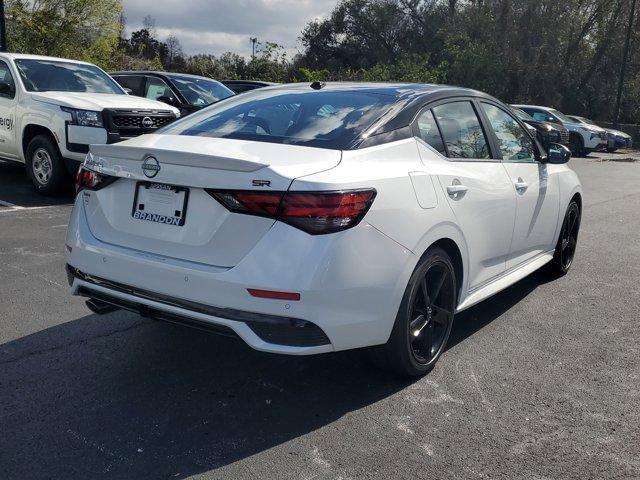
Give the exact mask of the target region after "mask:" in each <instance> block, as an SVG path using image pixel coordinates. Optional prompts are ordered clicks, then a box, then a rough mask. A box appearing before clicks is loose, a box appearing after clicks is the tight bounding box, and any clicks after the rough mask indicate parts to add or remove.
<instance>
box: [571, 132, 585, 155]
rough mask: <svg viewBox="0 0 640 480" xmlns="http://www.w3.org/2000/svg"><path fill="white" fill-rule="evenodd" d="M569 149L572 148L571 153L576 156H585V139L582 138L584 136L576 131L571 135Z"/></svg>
mask: <svg viewBox="0 0 640 480" xmlns="http://www.w3.org/2000/svg"><path fill="white" fill-rule="evenodd" d="M569 150H571V154H572V155H574V156H576V157H582V156H585V149H584V140H583V139H582V136H580V135H578V134H575V133H574V134H573V135H570V136H569Z"/></svg>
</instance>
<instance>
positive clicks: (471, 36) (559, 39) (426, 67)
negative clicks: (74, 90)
mask: <svg viewBox="0 0 640 480" xmlns="http://www.w3.org/2000/svg"><path fill="white" fill-rule="evenodd" d="M630 5H631V2H630V1H629V0H563V1H561V2H558V1H557V0H465V1H462V0H339V1H338V3H337V5H336V7H335V8H334V10H333V11H332V12H330V14H329V15H328V16H327V17H326V18H324V19H321V20H313V21H311V22H309V23H308V24H307V26H306V27H305V28H304V29H303V31H302V32H301V34H300V41H301V43H302V45H303V47H304V52H303V53H302V54H301V55H298V56H296V57H295V58H293V59H289V58H287V56H286V54H285V50H284V49H283V48H282V47H281V46H279V45H277V44H274V43H270V42H265V43H258V45H257V47H258V49H257V52H256V55H255V57H251V58H246V57H243V56H240V55H238V54H236V53H232V52H227V53H224V54H222V55H217V56H216V55H210V54H197V55H192V56H188V55H185V54H184V53H183V51H182V48H181V47H180V42H179V39H178V38H176V36H175V35H169V36H168V37H167V38H166V39H165V40H164V41H162V40H160V39H158V38H157V35H156V31H155V22H154V21H153V19H152V18H151V17H147V18H145V21H144V25H143V28H141V29H140V30H137V31H135V32H132V33H131V35H130V37H129V38H124V37H123V36H122V32H123V31H124V19H123V18H122V16H121V12H122V5H121V0H37V1H35V2H34V1H33V0H8V1H7V18H8V40H9V46H10V50H12V51H17V52H28V53H36V54H44V55H53V56H61V57H70V58H79V59H84V60H89V61H92V62H94V63H97V64H99V65H100V66H102V67H103V68H105V69H131V70H136V69H150V70H169V71H180V72H186V73H193V74H197V75H203V76H207V77H211V78H216V79H259V80H266V81H274V82H290V81H302V82H311V81H315V80H319V81H337V80H351V81H379V82H426V83H448V84H452V85H460V86H465V87H470V88H476V89H479V90H483V91H486V92H488V93H491V94H493V95H495V96H497V97H498V98H501V99H502V100H504V101H507V102H532V103H543V104H547V105H553V106H556V107H558V108H560V109H562V110H565V111H567V112H569V113H576V114H584V115H586V116H590V117H595V118H597V119H606V118H610V117H611V115H612V110H613V105H614V103H615V94H616V87H617V74H618V72H619V71H620V67H621V62H622V46H623V44H624V36H625V32H626V24H627V21H628V18H629V14H630ZM637 9H638V10H639V11H638V12H636V21H635V23H634V26H633V28H632V39H631V45H632V50H631V52H632V54H631V56H630V59H629V60H628V69H627V81H626V83H625V93H624V95H623V104H622V117H621V120H622V121H627V122H637V121H638V117H639V116H640V47H638V46H639V45H640V28H639V27H640V2H638V7H637ZM568 12H570V15H568Z"/></svg>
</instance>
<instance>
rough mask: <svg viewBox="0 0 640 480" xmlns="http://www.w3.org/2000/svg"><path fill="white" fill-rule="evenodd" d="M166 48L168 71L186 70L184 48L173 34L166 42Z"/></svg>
mask: <svg viewBox="0 0 640 480" xmlns="http://www.w3.org/2000/svg"><path fill="white" fill-rule="evenodd" d="M164 44H165V46H166V59H165V61H164V65H165V67H166V69H167V70H179V69H181V68H184V64H185V61H184V54H183V53H182V46H181V45H180V41H179V40H178V37H176V36H175V34H173V33H171V34H169V36H168V37H167V39H166V40H165V42H164Z"/></svg>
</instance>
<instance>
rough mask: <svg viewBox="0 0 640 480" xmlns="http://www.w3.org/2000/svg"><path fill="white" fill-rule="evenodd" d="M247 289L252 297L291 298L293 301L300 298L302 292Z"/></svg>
mask: <svg viewBox="0 0 640 480" xmlns="http://www.w3.org/2000/svg"><path fill="white" fill-rule="evenodd" d="M247 291H248V292H249V293H250V294H251V296H252V297H258V298H274V299H276V300H291V301H293V302H297V301H298V300H300V294H299V293H295V292H275V291H273V290H257V289H255V288H247Z"/></svg>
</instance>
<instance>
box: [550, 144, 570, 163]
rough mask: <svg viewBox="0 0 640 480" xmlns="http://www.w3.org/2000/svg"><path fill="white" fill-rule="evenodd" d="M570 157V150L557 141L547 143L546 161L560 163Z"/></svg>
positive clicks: (565, 161)
mask: <svg viewBox="0 0 640 480" xmlns="http://www.w3.org/2000/svg"><path fill="white" fill-rule="evenodd" d="M570 159H571V150H569V149H568V148H567V147H565V146H564V145H561V144H559V143H552V144H550V145H549V151H548V152H547V163H553V164H555V165H562V164H563V163H567V162H568V161H569V160H570Z"/></svg>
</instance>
